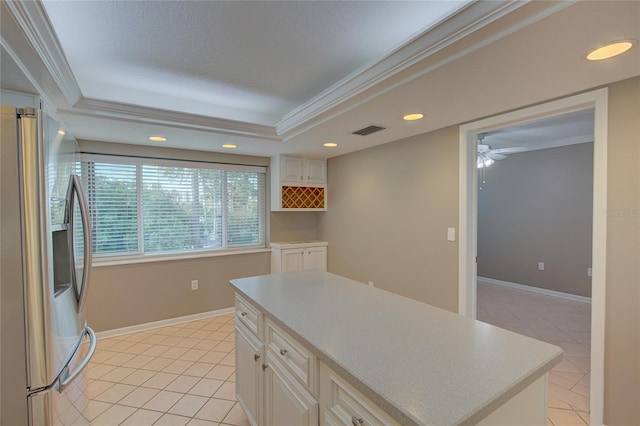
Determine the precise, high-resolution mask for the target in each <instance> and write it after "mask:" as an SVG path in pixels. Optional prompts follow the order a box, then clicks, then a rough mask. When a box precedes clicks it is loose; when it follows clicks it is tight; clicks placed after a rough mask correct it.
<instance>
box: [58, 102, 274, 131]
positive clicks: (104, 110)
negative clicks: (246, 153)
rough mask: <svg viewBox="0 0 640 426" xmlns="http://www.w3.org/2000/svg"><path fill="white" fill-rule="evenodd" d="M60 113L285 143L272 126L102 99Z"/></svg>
mask: <svg viewBox="0 0 640 426" xmlns="http://www.w3.org/2000/svg"><path fill="white" fill-rule="evenodd" d="M60 112H61V113H64V114H67V115H76V116H82V117H90V118H97V119H112V120H118V121H127V122H131V123H140V124H153V125H157V126H163V127H173V128H179V129H184V130H200V131H208V132H213V133H218V134H225V135H235V136H244V137H255V138H260V139H266V140H271V141H277V142H281V141H282V138H280V137H279V136H278V135H277V134H276V132H275V128H273V127H271V126H265V125H261V124H254V123H247V122H243V121H236V120H227V119H222V118H215V117H209V116H205V115H197V114H191V113H182V112H177V111H169V110H163V109H159V108H149V107H141V106H137V105H130V104H124V103H118V102H110V101H103V100H99V99H91V98H81V99H80V100H79V101H78V102H77V103H76V104H75V105H73V108H71V109H68V110H60Z"/></svg>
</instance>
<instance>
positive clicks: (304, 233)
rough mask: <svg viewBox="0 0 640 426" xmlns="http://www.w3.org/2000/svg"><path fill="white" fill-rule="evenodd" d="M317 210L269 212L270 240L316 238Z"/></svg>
mask: <svg viewBox="0 0 640 426" xmlns="http://www.w3.org/2000/svg"><path fill="white" fill-rule="evenodd" d="M318 214H319V213H317V212H271V214H270V215H269V221H270V224H269V229H270V231H271V236H270V240H271V241H272V242H274V243H275V242H281V241H299V240H316V239H318Z"/></svg>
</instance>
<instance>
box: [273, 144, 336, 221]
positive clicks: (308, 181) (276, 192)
mask: <svg viewBox="0 0 640 426" xmlns="http://www.w3.org/2000/svg"><path fill="white" fill-rule="evenodd" d="M271 210H273V211H324V210H327V160H325V159H321V158H306V157H298V156H293V155H278V156H275V157H272V158H271Z"/></svg>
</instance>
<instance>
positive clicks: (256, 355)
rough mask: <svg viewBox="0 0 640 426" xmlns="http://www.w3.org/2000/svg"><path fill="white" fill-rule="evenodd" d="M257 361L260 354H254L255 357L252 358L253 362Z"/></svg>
mask: <svg viewBox="0 0 640 426" xmlns="http://www.w3.org/2000/svg"><path fill="white" fill-rule="evenodd" d="M259 359H260V354H255V355H254V356H253V360H254V361H256V362H258V360H259Z"/></svg>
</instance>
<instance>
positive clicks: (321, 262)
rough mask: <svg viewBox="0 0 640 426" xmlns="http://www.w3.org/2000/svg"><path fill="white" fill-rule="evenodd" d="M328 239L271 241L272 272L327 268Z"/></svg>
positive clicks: (322, 269) (323, 269)
mask: <svg viewBox="0 0 640 426" xmlns="http://www.w3.org/2000/svg"><path fill="white" fill-rule="evenodd" d="M327 245H328V244H327V242H326V241H297V242H283V243H271V273H272V274H278V273H280V272H296V271H310V270H318V271H326V270H327Z"/></svg>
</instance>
